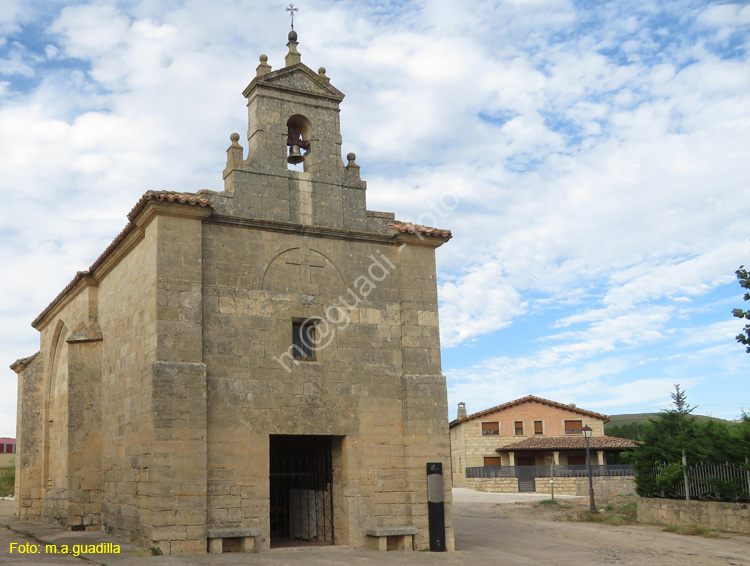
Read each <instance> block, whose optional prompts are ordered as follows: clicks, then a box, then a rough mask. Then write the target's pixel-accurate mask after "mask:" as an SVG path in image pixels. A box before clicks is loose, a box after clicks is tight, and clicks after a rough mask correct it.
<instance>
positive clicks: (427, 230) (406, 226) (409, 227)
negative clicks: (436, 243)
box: [388, 220, 453, 240]
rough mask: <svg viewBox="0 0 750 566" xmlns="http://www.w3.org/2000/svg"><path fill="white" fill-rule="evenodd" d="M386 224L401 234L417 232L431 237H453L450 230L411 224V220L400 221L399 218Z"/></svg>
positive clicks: (446, 238) (447, 238) (448, 238)
mask: <svg viewBox="0 0 750 566" xmlns="http://www.w3.org/2000/svg"><path fill="white" fill-rule="evenodd" d="M388 226H390V227H392V228H395V229H396V230H398V231H399V232H401V233H402V234H419V235H422V236H431V237H433V238H443V239H445V240H450V239H451V238H452V237H453V234H451V231H450V230H443V229H441V228H431V227H430V226H422V225H421V224H412V223H411V222H401V221H400V220H396V221H394V222H392V223H390V224H389V225H388Z"/></svg>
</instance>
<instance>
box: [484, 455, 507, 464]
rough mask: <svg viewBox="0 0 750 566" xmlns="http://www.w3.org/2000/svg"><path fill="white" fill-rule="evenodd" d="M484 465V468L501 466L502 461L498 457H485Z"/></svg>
mask: <svg viewBox="0 0 750 566" xmlns="http://www.w3.org/2000/svg"><path fill="white" fill-rule="evenodd" d="M484 465H485V466H502V465H503V459H502V458H500V457H499V456H485V458H484Z"/></svg>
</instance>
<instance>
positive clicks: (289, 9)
mask: <svg viewBox="0 0 750 566" xmlns="http://www.w3.org/2000/svg"><path fill="white" fill-rule="evenodd" d="M284 11H286V12H289V15H290V16H291V17H292V30H294V13H295V12H299V8H295V6H294V4H289V6H287V7H286V8H284Z"/></svg>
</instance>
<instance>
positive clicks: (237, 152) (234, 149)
mask: <svg viewBox="0 0 750 566" xmlns="http://www.w3.org/2000/svg"><path fill="white" fill-rule="evenodd" d="M229 139H230V140H232V145H230V146H229V148H227V167H232V166H234V165H236V164H237V163H239V162H240V161H242V151H243V148H242V146H241V145H240V144H239V143H237V142H239V141H240V135H239V134H238V133H237V132H234V133H233V134H232V135H231V136H229Z"/></svg>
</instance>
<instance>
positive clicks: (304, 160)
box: [224, 30, 384, 231]
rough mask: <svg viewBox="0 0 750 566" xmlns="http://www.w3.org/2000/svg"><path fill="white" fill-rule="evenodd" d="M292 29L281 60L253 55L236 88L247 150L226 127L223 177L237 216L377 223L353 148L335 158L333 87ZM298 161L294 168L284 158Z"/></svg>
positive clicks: (338, 97)
mask: <svg viewBox="0 0 750 566" xmlns="http://www.w3.org/2000/svg"><path fill="white" fill-rule="evenodd" d="M297 45H298V42H297V32H295V31H294V30H292V31H291V32H289V42H288V43H287V47H288V48H289V52H288V54H287V55H286V58H285V66H284V67H283V68H281V69H279V70H276V71H273V70H272V69H271V66H270V65H269V64H268V57H267V56H266V55H261V56H260V65H258V67H257V70H256V76H255V78H254V79H253V80H252V82H251V83H250V84H249V85H248V86H247V88H245V90H244V92H243V93H242V94H243V96H245V98H247V108H248V131H247V139H248V151H247V155H246V156H244V150H243V148H242V146H240V145H239V143H238V141H239V135H237V134H233V135H232V138H231V139H232V145H231V146H230V147H229V149H228V150H227V167H226V169H225V170H224V183H225V191H226V193H225V194H227V195H234V203H233V207H232V208H233V210H232V213H234V214H236V215H238V216H249V217H252V218H258V219H264V220H272V221H282V222H293V223H297V224H303V225H314V226H326V227H330V228H343V229H349V230H372V229H373V228H375V229H376V231H382V230H383V227H384V223H383V222H382V220H381V221H379V222H376V223H375V224H376V225H377V226H373V223H372V222H371V221H370V220H371V219H368V214H367V211H366V206H365V188H366V185H365V183H364V182H363V181H362V180H361V179H360V177H359V166H358V165H357V164H356V163H355V158H356V157H355V155H354V154H353V153H349V154H348V155H347V160H348V164H347V165H344V163H343V161H342V159H341V128H340V123H339V104H340V103H341V101H342V100H343V99H344V95H343V93H342V92H341V91H339V90H338V89H337V88H335V87H334V86H333V85H331V80H330V79H329V78H328V77H327V76H326V70H325V68H323V67H321V68H320V69H318V72H317V73H316V72H315V71H313V70H312V69H310V68H309V67H307V66H306V65H305V64H304V63H302V61H301V55H300V53H299V51H297ZM299 163H301V164H302V169H303V170H302V171H299V170H295V169H294V168H291V167H290V164H299Z"/></svg>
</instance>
